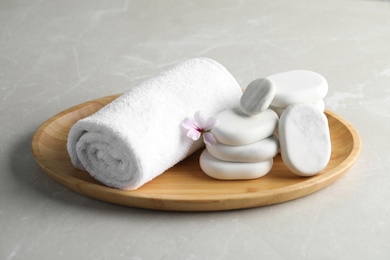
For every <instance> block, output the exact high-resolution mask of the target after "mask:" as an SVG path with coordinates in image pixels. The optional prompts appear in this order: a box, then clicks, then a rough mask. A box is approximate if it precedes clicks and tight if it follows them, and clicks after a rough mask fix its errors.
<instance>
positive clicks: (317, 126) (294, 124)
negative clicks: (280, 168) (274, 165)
mask: <svg viewBox="0 0 390 260" xmlns="http://www.w3.org/2000/svg"><path fill="white" fill-rule="evenodd" d="M279 141H280V153H281V155H282V159H283V162H284V164H285V165H286V166H287V168H289V169H290V170H291V171H292V172H294V173H295V174H297V175H300V176H312V175H315V174H318V173H319V172H321V171H322V170H323V169H324V168H325V167H326V165H327V164H328V162H329V159H330V154H331V142H330V133H329V126H328V120H327V118H326V116H325V114H324V113H322V112H321V111H319V110H318V109H317V108H316V107H315V106H313V105H309V104H304V103H301V104H296V105H291V106H289V107H288V108H287V109H286V110H285V111H284V113H283V114H282V116H281V118H280V122H279Z"/></svg>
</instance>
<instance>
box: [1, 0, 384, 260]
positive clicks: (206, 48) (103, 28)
mask: <svg viewBox="0 0 390 260" xmlns="http://www.w3.org/2000/svg"><path fill="white" fill-rule="evenodd" d="M389 43H390V2H389V1H340V0H337V1H333V0H331V1H309V0H307V1H306V0H297V1H284V0H275V1H263V0H262V1H254V0H253V1H245V0H243V1H233V0H228V1H222V0H220V1H206V0H203V1H157V0H148V1H141V0H134V1H130V0H124V1H123V0H113V1H102V0H96V1H76V0H69V1H56V0H54V1H47V0H46V1H45V0H23V1H13V0H3V1H1V2H0V100H1V103H0V114H1V123H2V124H1V125H2V126H1V128H0V135H1V142H0V259H6V260H11V259H134V260H135V259H137V260H139V259H389V258H390V247H389V242H390V203H389V200H390V174H389V166H390V158H389V157H390V140H389V134H388V133H389V130H390V100H389V99H390V44H389ZM197 56H205V57H209V58H212V59H215V60H217V61H219V62H220V63H222V64H223V65H225V66H226V67H227V68H228V70H229V71H230V72H231V73H232V74H233V75H234V77H236V79H237V81H238V82H239V83H240V85H242V86H246V85H247V84H248V83H249V82H251V81H252V80H253V79H255V78H258V77H265V76H267V75H270V74H273V73H278V72H282V71H287V70H293V69H307V70H313V71H316V72H318V73H320V74H322V75H323V76H324V77H325V78H326V79H327V80H328V83H329V93H328V95H327V97H326V99H325V104H326V107H327V109H330V110H332V111H334V112H336V113H337V114H339V115H340V116H342V117H344V118H345V119H347V120H348V121H349V122H351V123H352V124H353V125H354V126H355V128H356V129H357V131H358V132H359V134H360V136H361V139H362V150H361V153H360V156H359V158H358V160H357V161H356V163H355V164H354V166H353V167H352V168H351V169H350V170H349V171H348V172H347V173H346V175H344V176H343V177H342V178H341V179H339V181H337V182H336V183H334V184H333V185H331V186H329V187H327V188H325V189H323V190H321V191H318V192H316V193H314V194H312V195H310V196H306V197H304V198H301V199H297V200H294V201H290V202H286V203H281V204H277V205H272V206H267V207H261V208H254V209H246V210H236V211H228V212H211V213H180V212H159V211H151V210H144V209H136V208H130V207H122V206H117V205H112V204H108V203H104V202H100V201H97V200H93V199H90V198H86V197H83V196H81V195H79V194H77V193H75V192H72V191H70V190H68V189H67V188H65V187H63V186H61V185H59V184H57V183H56V182H54V181H53V180H52V179H50V178H49V177H48V176H47V175H45V174H44V173H43V172H42V171H41V169H40V168H39V167H38V165H37V164H36V162H35V160H34V158H33V156H32V153H31V149H30V144H31V138H32V136H33V134H34V132H35V131H36V130H37V128H38V127H39V126H40V124H42V123H43V122H44V121H45V120H46V119H48V118H50V117H51V116H53V115H54V114H56V113H58V112H60V111H62V110H64V109H66V108H68V107H71V106H74V105H76V104H78V103H81V102H84V101H87V100H91V99H95V98H98V97H102V96H106V95H111V94H116V93H121V92H124V91H126V90H127V89H129V88H131V86H133V85H135V84H137V83H139V82H141V81H143V80H145V79H147V78H149V77H151V76H153V75H155V74H157V73H158V72H160V71H162V70H164V69H166V68H167V67H169V66H171V65H172V64H175V63H177V62H179V61H182V60H184V59H186V58H190V57H197Z"/></svg>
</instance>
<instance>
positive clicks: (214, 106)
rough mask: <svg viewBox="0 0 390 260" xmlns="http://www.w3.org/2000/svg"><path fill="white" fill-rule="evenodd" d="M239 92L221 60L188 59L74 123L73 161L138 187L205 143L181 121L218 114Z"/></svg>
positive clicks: (108, 179) (114, 183)
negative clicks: (194, 137) (189, 133)
mask: <svg viewBox="0 0 390 260" xmlns="http://www.w3.org/2000/svg"><path fill="white" fill-rule="evenodd" d="M241 95H242V92H241V88H240V87H239V85H238V83H237V81H236V80H235V79H234V77H233V76H232V75H231V74H230V73H229V72H228V71H227V70H226V69H225V67H223V66H222V65H221V64H219V63H218V62H216V61H214V60H211V59H207V58H194V59H189V60H186V61H184V62H182V63H179V64H177V65H176V66H174V67H172V68H171V69H169V70H167V71H165V72H162V73H161V74H160V75H158V76H156V77H154V78H151V79H149V80H147V81H145V82H143V83H141V84H140V85H138V86H136V87H134V88H132V89H131V90H130V91H128V92H126V93H125V94H123V95H121V96H120V97H118V98H117V99H116V100H114V101H113V102H111V103H110V104H108V105H107V106H105V107H103V108H102V109H100V110H99V111H97V112H96V113H95V114H93V115H91V116H89V117H87V118H84V119H81V120H79V121H78V122H77V123H76V124H74V125H73V126H72V128H71V129H70V132H69V135H68V143H67V148H68V152H69V155H70V157H71V161H72V163H73V165H74V166H75V167H77V168H79V169H82V170H87V171H88V172H89V174H90V175H91V176H92V177H94V178H95V179H97V180H99V181H100V182H102V183H104V184H105V185H107V186H110V187H114V188H118V189H125V190H133V189H137V188H138V187H140V186H141V185H143V184H145V183H146V182H148V181H150V180H152V179H153V178H155V177H157V176H158V175H160V174H161V173H163V172H164V171H166V170H167V169H168V168H170V167H172V166H173V165H175V164H176V163H178V162H179V161H181V160H183V159H184V158H186V157H187V156H188V155H190V154H191V153H193V152H194V151H196V150H197V149H198V148H200V147H201V146H202V145H203V143H202V141H201V140H198V141H196V142H194V141H193V140H191V139H190V138H188V137H186V135H185V134H186V133H185V132H184V131H183V129H182V128H181V126H180V124H181V122H182V121H183V120H184V119H185V118H186V117H189V116H192V115H194V113H195V112H196V111H201V112H202V113H203V114H204V115H205V116H215V115H216V114H217V113H219V112H220V111H222V110H225V109H229V108H233V107H236V106H237V105H238V103H239V100H240V98H241Z"/></svg>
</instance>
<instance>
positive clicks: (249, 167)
mask: <svg viewBox="0 0 390 260" xmlns="http://www.w3.org/2000/svg"><path fill="white" fill-rule="evenodd" d="M274 95H275V86H274V84H273V83H272V82H271V81H270V80H268V79H257V80H254V81H252V82H251V83H250V84H249V85H248V87H247V88H246V90H245V92H244V94H243V95H242V97H241V100H240V106H239V107H236V108H233V109H229V110H225V111H223V112H221V113H219V114H218V115H217V121H218V124H217V125H216V126H215V127H214V128H213V129H212V130H211V132H212V133H213V134H214V136H215V137H216V139H217V141H218V142H217V143H216V144H211V145H206V150H205V151H203V153H202V154H201V157H200V166H201V168H202V170H203V171H204V172H205V173H206V174H207V175H209V176H210V177H213V178H216V179H224V180H229V179H255V178H259V177H262V176H264V175H265V174H267V173H268V172H269V171H270V170H271V168H272V165H273V157H274V156H275V155H277V154H278V151H279V141H278V139H277V137H276V136H275V135H274V133H275V130H276V129H277V126H278V121H279V118H278V115H277V114H276V112H275V111H273V110H272V109H269V108H268V107H269V105H270V104H271V101H272V100H273V98H274Z"/></svg>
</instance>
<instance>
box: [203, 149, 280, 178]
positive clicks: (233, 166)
mask: <svg viewBox="0 0 390 260" xmlns="http://www.w3.org/2000/svg"><path fill="white" fill-rule="evenodd" d="M199 163H200V167H201V168H202V170H203V172H204V173H206V174H207V175H208V176H210V177H212V178H215V179H219V180H247V179H256V178H260V177H262V176H264V175H266V174H267V173H268V172H269V171H270V170H271V168H272V165H273V159H270V160H268V161H264V162H258V163H238V162H226V161H221V160H218V159H216V158H214V157H213V156H211V155H210V153H209V152H208V151H207V150H204V151H203V152H202V154H201V155H200V159H199Z"/></svg>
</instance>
